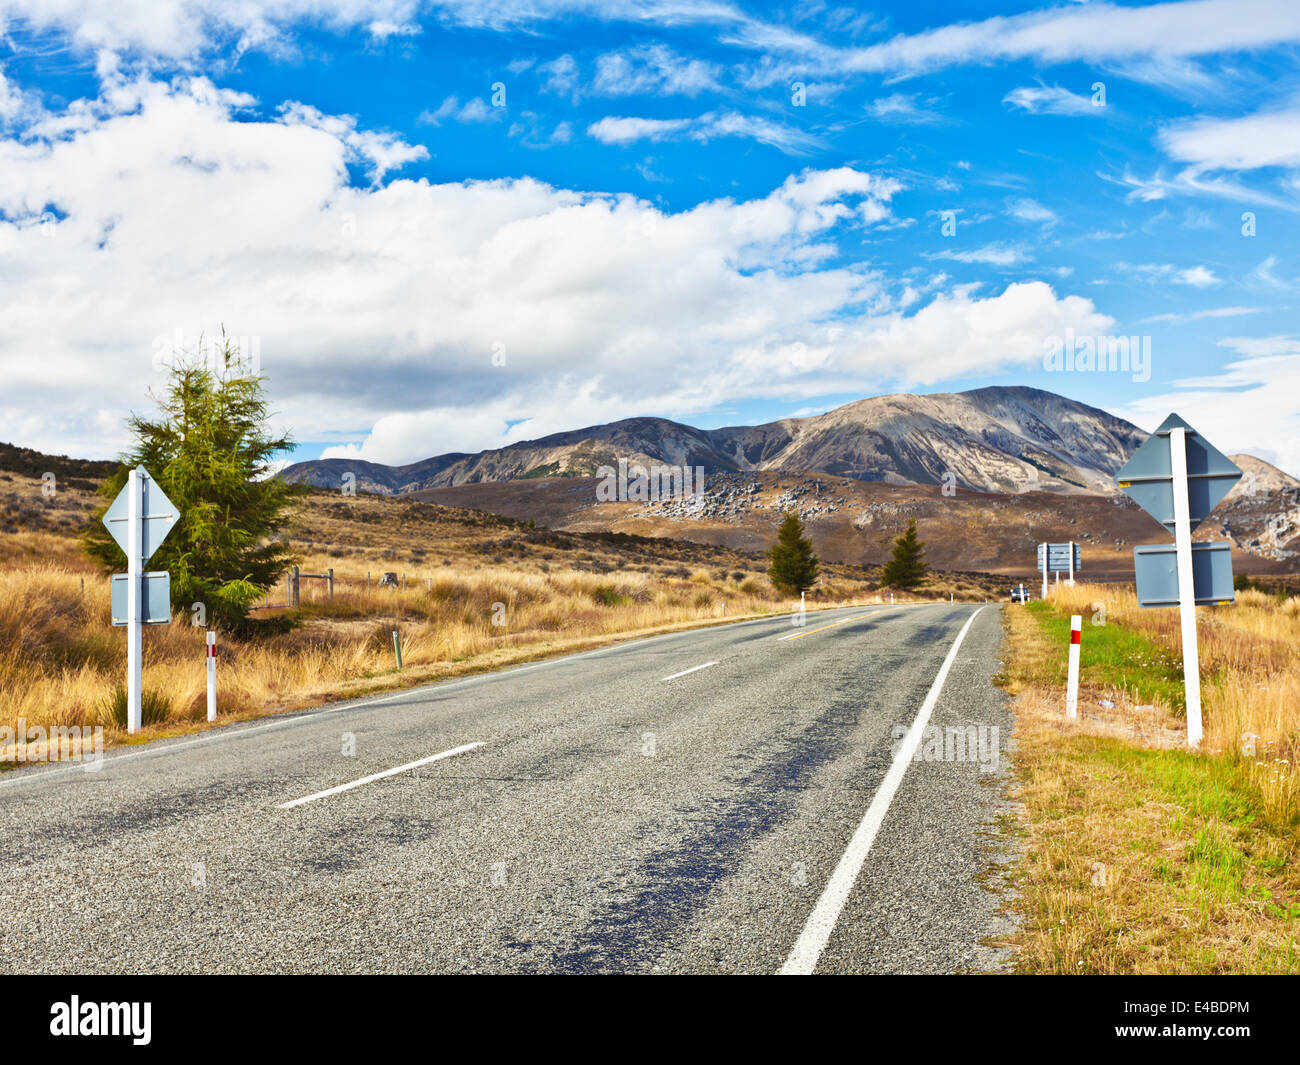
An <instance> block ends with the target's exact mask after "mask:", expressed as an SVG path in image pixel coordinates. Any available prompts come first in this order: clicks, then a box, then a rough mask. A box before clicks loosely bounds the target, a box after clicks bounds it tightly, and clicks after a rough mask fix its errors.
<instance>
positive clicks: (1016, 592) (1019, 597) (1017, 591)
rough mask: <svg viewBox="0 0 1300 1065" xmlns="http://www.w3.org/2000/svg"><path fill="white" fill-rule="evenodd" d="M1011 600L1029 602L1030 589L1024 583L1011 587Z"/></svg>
mask: <svg viewBox="0 0 1300 1065" xmlns="http://www.w3.org/2000/svg"><path fill="white" fill-rule="evenodd" d="M1011 601H1012V602H1013V603H1027V602H1029V591H1028V589H1026V588H1025V587H1024V586H1023V585H1016V586H1015V587H1014V588H1012V589H1011Z"/></svg>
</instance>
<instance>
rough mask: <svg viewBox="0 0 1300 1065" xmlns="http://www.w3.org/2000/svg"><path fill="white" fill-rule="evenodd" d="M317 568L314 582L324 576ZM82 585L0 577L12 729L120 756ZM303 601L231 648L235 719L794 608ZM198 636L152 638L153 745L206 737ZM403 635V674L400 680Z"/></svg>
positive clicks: (541, 592) (224, 682)
mask: <svg viewBox="0 0 1300 1065" xmlns="http://www.w3.org/2000/svg"><path fill="white" fill-rule="evenodd" d="M305 561H306V565H305V566H304V569H308V570H311V569H313V567H315V566H316V565H318V564H320V562H321V560H318V559H314V558H311V557H308V558H307V559H306V560H305ZM322 568H324V567H323V566H322ZM83 576H85V575H84V574H83V573H82V572H79V571H78V570H76V569H73V568H71V567H70V566H69V565H68V564H67V563H61V562H53V563H50V562H39V563H34V564H31V565H27V566H21V567H10V568H6V569H3V570H0V689H3V691H4V693H5V701H4V705H3V707H0V724H8V725H15V724H16V722H17V719H18V718H20V717H21V718H23V719H25V720H26V722H27V725H28V726H29V727H31V726H33V725H38V724H39V725H44V726H49V725H91V726H93V725H103V726H104V727H105V729H106V739H107V740H108V741H109V742H113V741H118V742H120V741H122V740H123V739H124V738H125V737H124V735H123V725H124V714H123V713H119V712H117V710H120V709H121V706H120V705H119V704H122V696H121V695H120V694H119V687H120V685H121V684H122V681H123V677H124V675H125V670H126V641H125V630H123V629H121V628H112V627H110V625H109V597H108V583H107V581H106V580H105V579H104V578H103V577H102V576H101V575H98V574H93V573H92V574H90V575H89V579H85V580H84V587H83ZM302 587H303V598H302V606H301V608H300V609H299V610H297V611H292V612H290V613H291V615H292V617H293V619H294V621H295V623H296V627H295V628H293V629H292V630H291V631H288V632H283V633H278V634H271V635H267V636H259V637H254V638H247V639H238V638H236V637H234V636H231V635H229V634H223V635H221V636H220V637H219V643H218V655H219V657H218V662H219V667H218V668H219V685H218V688H219V699H220V708H221V717H222V719H223V720H229V719H230V718H231V717H240V716H251V715H254V714H257V713H263V712H268V711H273V710H277V709H284V708H290V707H294V706H299V705H309V704H310V703H312V702H314V701H318V700H320V699H324V698H329V697H333V696H345V695H349V694H355V693H358V692H362V691H366V690H373V689H378V688H382V687H386V686H396V685H401V684H405V683H414V682H421V681H428V680H433V679H437V678H438V677H442V676H452V675H457V674H459V673H461V672H466V671H471V670H474V669H483V668H494V667H498V666H500V665H503V664H507V663H509V662H512V661H520V660H523V659H526V658H530V657H538V656H541V655H545V654H550V653H556V652H560V651H563V650H567V649H574V648H576V647H579V646H586V645H588V644H589V643H591V642H592V641H601V640H607V639H612V638H615V637H618V636H620V635H630V634H635V633H642V632H648V631H659V630H663V629H666V628H674V627H681V626H684V625H698V624H701V623H709V622H714V621H722V620H732V619H735V618H739V617H748V616H756V615H762V614H770V613H774V612H783V611H785V610H787V609H789V604H788V603H786V602H784V601H783V600H781V599H780V598H778V597H777V596H776V594H775V593H774V592H773V591H771V589H770V588H764V587H763V586H762V584H761V583H760V582H759V581H757V580H753V581H749V580H747V581H744V582H742V583H741V584H737V583H736V582H734V581H732V580H730V579H728V578H724V579H722V580H715V579H714V578H712V577H711V576H709V575H707V574H704V575H703V577H701V573H699V572H697V573H696V574H693V575H692V576H690V577H688V578H686V579H681V578H671V577H662V576H659V575H657V574H648V573H644V572H633V573H623V574H620V575H617V576H607V575H596V574H590V573H585V572H581V571H576V570H571V569H562V570H561V569H552V570H551V571H550V572H548V573H540V572H526V571H525V572H521V571H519V570H516V569H513V568H509V567H505V566H492V565H488V566H481V567H480V568H477V569H473V570H468V571H460V570H455V571H449V570H447V569H443V570H442V571H441V572H439V573H438V575H437V576H436V577H430V578H429V579H428V581H427V583H426V581H425V580H418V581H410V580H408V583H407V587H406V588H405V589H397V590H392V589H387V588H376V587H373V586H371V587H370V588H367V587H366V585H365V577H364V573H361V574H353V573H348V572H347V571H344V570H338V571H337V572H336V594H335V597H334V598H333V599H330V598H328V597H326V595H325V590H324V588H323V586H322V587H320V588H309V587H308V585H307V583H306V582H303V585H302ZM272 595H273V596H274V595H275V593H274V592H273V593H272ZM280 595H281V598H283V593H282V592H281V593H280ZM809 601H810V605H814V606H826V605H832V604H841V603H842V604H850V603H860V602H870V601H878V597H877V596H876V595H875V593H871V592H868V591H866V590H865V589H864V588H863V586H862V584H860V583H855V582H852V581H839V582H834V581H832V582H829V583H828V585H827V587H826V588H824V589H822V590H821V591H820V592H819V594H817V595H816V596H810V600H809ZM188 622H189V617H188V616H187V615H183V614H178V615H177V616H176V617H175V618H174V620H173V623H172V624H171V625H166V626H148V627H146V629H145V632H144V663H145V666H144V687H145V691H146V692H149V693H166V698H162V697H161V696H160V697H158V698H156V699H153V700H152V702H151V707H150V714H149V715H147V717H146V728H145V729H144V731H143V733H142V735H147V734H150V733H152V734H159V733H160V732H162V731H167V730H175V729H177V728H180V727H186V726H191V725H193V726H199V727H201V725H202V723H203V719H204V717H205V714H206V672H205V663H204V653H205V652H204V630H203V629H201V628H196V627H192V626H191V625H190V624H188ZM394 629H396V630H398V631H399V632H400V633H401V639H402V656H403V660H404V665H405V667H406V668H405V669H404V670H403V671H402V673H400V674H399V673H397V671H396V668H395V662H394V657H393V647H392V632H393V630H394ZM5 756H6V752H3V751H0V759H4V758H5Z"/></svg>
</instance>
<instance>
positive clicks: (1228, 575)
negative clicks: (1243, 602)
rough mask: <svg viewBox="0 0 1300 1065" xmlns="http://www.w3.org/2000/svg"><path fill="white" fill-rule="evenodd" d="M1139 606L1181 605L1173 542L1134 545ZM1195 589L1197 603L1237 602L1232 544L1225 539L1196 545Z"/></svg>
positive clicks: (1220, 604)
mask: <svg viewBox="0 0 1300 1065" xmlns="http://www.w3.org/2000/svg"><path fill="white" fill-rule="evenodd" d="M1133 573H1134V575H1135V576H1136V578H1137V596H1138V605H1139V606H1143V607H1159V606H1177V605H1178V553H1177V549H1176V547H1175V545H1173V544H1140V545H1138V546H1137V547H1135V548H1133ZM1192 588H1193V589H1194V592H1193V594H1194V595H1195V599H1196V605H1197V606H1227V605H1228V604H1229V603H1233V602H1235V601H1236V593H1235V592H1234V591H1233V589H1232V545H1231V544H1230V543H1228V542H1227V541H1226V540H1225V541H1219V542H1216V543H1212V544H1211V543H1200V544H1192Z"/></svg>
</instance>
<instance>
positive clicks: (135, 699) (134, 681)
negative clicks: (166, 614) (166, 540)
mask: <svg viewBox="0 0 1300 1065" xmlns="http://www.w3.org/2000/svg"><path fill="white" fill-rule="evenodd" d="M142 472H143V470H140V469H134V470H132V471H131V472H130V473H128V474H127V475H126V491H127V497H126V731H127V732H128V733H130V732H138V731H140V716H141V715H140V686H141V683H142V679H143V664H142V663H141V661H140V659H141V651H142V650H143V640H142V636H141V634H142V632H143V628H142V626H141V624H140V621H141V613H142V611H141V609H140V600H141V598H142V597H141V595H140V593H141V591H142V589H141V587H140V574H141V573H142V572H143V571H144V559H142V558H141V557H140V553H141V551H143V550H144V544H143V542H142V540H143V537H142V535H141V534H142V533H143V532H144V530H143V529H142V528H141V525H142V524H143V522H141V521H140V515H141V514H142V513H143V512H144V499H143V496H144V488H143V482H142V480H141V477H140V474H141V473H142ZM146 476H147V475H146Z"/></svg>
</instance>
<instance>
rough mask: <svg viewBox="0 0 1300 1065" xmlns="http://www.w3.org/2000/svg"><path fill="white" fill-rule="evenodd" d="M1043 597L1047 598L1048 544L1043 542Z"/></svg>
mask: <svg viewBox="0 0 1300 1065" xmlns="http://www.w3.org/2000/svg"><path fill="white" fill-rule="evenodd" d="M1043 598H1044V599H1046V598H1047V545H1046V544H1043Z"/></svg>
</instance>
